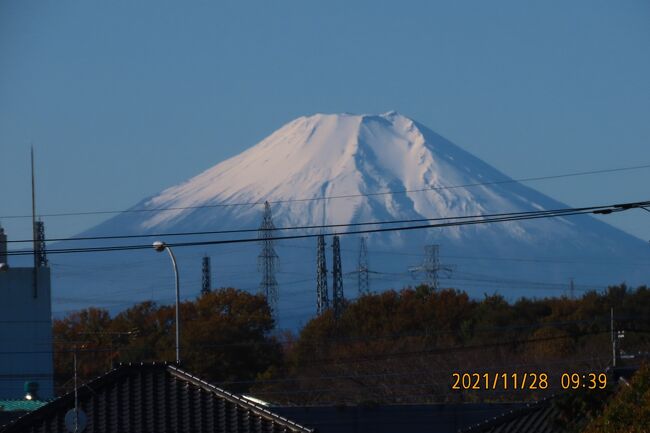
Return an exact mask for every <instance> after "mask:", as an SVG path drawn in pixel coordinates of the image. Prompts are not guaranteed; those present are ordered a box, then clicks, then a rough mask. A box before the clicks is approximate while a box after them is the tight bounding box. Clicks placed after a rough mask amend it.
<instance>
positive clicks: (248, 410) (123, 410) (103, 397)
mask: <svg viewBox="0 0 650 433" xmlns="http://www.w3.org/2000/svg"><path fill="white" fill-rule="evenodd" d="M77 391H78V401H79V407H80V408H81V410H83V411H84V412H85V413H86V415H87V417H88V426H87V427H86V429H85V430H84V432H85V433H109V432H111V433H123V432H130V433H139V432H192V433H194V432H196V433H204V432H205V433H211V432H238V433H247V432H254V433H266V432H268V433H276V432H278V433H279V432H283V433H285V432H286V433H289V432H291V433H294V432H295V433H308V432H312V431H313V430H312V429H309V428H307V427H303V426H301V425H299V424H296V423H294V422H292V421H290V420H288V419H286V418H284V417H281V416H279V415H276V414H274V413H272V412H270V411H269V410H268V409H266V408H265V407H263V406H260V405H257V404H255V403H253V402H251V401H249V400H246V399H243V398H241V397H239V396H237V395H234V394H231V393H229V392H227V391H224V390H223V389H220V388H217V387H215V386H213V385H210V384H209V383H207V382H205V381H203V380H201V379H199V378H197V377H195V376H193V375H191V374H189V373H187V372H185V371H183V370H181V369H179V368H178V367H176V366H174V365H171V364H170V365H167V364H137V365H123V366H120V367H118V368H116V369H114V370H112V371H110V372H108V373H107V374H105V375H104V376H101V377H98V378H97V379H95V380H93V381H91V382H89V383H87V384H85V385H82V386H81V387H79V388H78V390H77ZM73 407H74V394H73V393H68V394H66V395H64V396H62V397H60V398H58V399H56V400H53V401H52V402H50V403H49V404H47V405H45V406H43V407H41V408H39V409H37V410H35V411H33V412H31V413H29V414H27V415H25V416H23V417H21V418H19V419H17V420H15V421H13V422H11V423H10V424H8V425H6V426H4V427H2V428H0V432H1V433H12V432H21V433H22V432H25V433H27V432H30V433H32V432H33V433H37V432H64V431H66V429H65V425H64V417H65V414H66V412H67V411H68V410H70V409H72V408H73Z"/></svg>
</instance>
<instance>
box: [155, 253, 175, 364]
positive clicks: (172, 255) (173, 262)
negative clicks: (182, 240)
mask: <svg viewBox="0 0 650 433" xmlns="http://www.w3.org/2000/svg"><path fill="white" fill-rule="evenodd" d="M153 249H154V250H156V251H158V252H159V253H160V252H162V251H164V250H167V252H168V253H169V257H171V259H172V264H173V265H174V276H175V277H176V363H177V364H180V362H181V347H180V344H181V343H180V342H181V322H180V309H179V304H180V289H179V281H178V266H177V265H176V257H175V256H174V252H173V251H172V249H171V247H170V246H169V245H167V244H166V243H164V242H162V241H156V242H154V243H153Z"/></svg>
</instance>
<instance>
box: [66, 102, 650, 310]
mask: <svg viewBox="0 0 650 433" xmlns="http://www.w3.org/2000/svg"><path fill="white" fill-rule="evenodd" d="M510 180H511V179H509V178H508V177H507V176H505V175H504V174H502V173H500V172H499V171H497V170H496V169H494V168H492V167H491V166H489V165H488V164H486V163H484V162H482V161H481V160H479V159H477V158H476V157H474V156H472V155H470V154H469V153H467V152H465V151H464V150H462V149H461V148H459V147H458V146H456V145H454V144H453V143H451V142H449V141H448V140H446V139H445V138H443V137H441V136H439V135H437V134H436V133H434V132H433V131H431V130H429V129H428V128H426V127H425V126H423V125H421V124H419V123H417V122H415V121H413V120H411V119H409V118H407V117H405V116H402V115H400V114H398V113H395V112H389V113H385V114H381V115H352V114H332V115H326V114H316V115H313V116H308V117H300V118H298V119H295V120H293V121H291V122H289V123H288V124H286V125H284V126H283V127H282V128H280V129H278V130H277V131H275V132H274V133H272V134H271V135H270V136H268V137H267V138H265V139H264V140H262V141H261V142H260V143H258V144H257V145H255V146H253V147H251V148H250V149H248V150H246V151H245V152H242V153H241V154H239V155H237V156H235V157H233V158H230V159H228V160H226V161H224V162H221V163H219V164H217V165H215V166H214V167H212V168H210V169H208V170H206V171H205V172H203V173H201V174H199V175H198V176H196V177H194V178H192V179H189V180H188V181H186V182H184V183H182V184H180V185H176V186H173V187H170V188H168V189H166V190H164V191H162V192H161V193H160V194H158V195H156V196H153V197H151V198H148V199H146V200H143V201H142V202H140V203H138V204H137V205H136V206H134V209H152V210H155V211H152V212H132V213H123V214H120V215H118V216H116V217H114V218H112V219H110V220H108V221H106V222H104V223H103V224H100V225H99V226H97V227H95V228H93V229H91V230H90V231H88V232H86V233H85V234H86V235H111V234H139V233H165V232H172V231H200V230H220V229H232V228H256V227H258V226H259V223H260V219H261V209H262V206H261V204H262V203H263V202H264V201H265V200H268V201H269V202H271V204H272V208H273V215H274V222H275V225H276V226H278V227H287V226H304V225H318V224H321V223H322V222H326V223H328V224H347V223H354V222H368V221H385V220H393V219H409V218H436V217H447V216H460V215H479V214H485V213H495V212H511V211H528V210H539V209H553V208H562V207H565V206H566V205H564V204H562V203H559V202H557V201H555V200H553V199H551V198H549V197H547V196H545V195H543V194H540V193H538V192H536V191H535V190H533V189H531V188H528V187H526V186H524V185H521V184H519V183H517V182H511V181H510ZM323 197H325V199H323ZM156 209H158V210H156ZM170 209H171V210H170ZM340 231H342V232H344V231H345V229H341V230H340ZM224 237H225V236H222V237H221V239H223V238H224ZM216 238H219V237H218V236H215V235H206V236H203V237H193V238H192V239H216ZM170 240H173V239H170ZM432 242H434V243H436V244H440V245H441V254H442V258H443V260H446V261H448V262H449V261H455V262H456V263H455V264H456V267H455V271H454V273H453V274H452V275H451V279H450V280H448V281H447V282H445V281H443V284H442V285H443V286H455V287H459V288H467V289H477V290H479V292H478V293H482V292H484V291H494V290H499V291H500V292H501V293H504V294H507V295H510V296H511V297H515V296H518V295H520V294H526V295H538V296H539V295H544V294H553V293H554V294H558V292H557V289H558V288H560V287H561V284H562V283H563V282H566V281H568V278H569V277H574V278H576V281H578V282H580V281H583V282H584V283H585V284H586V285H588V284H591V285H592V286H594V287H595V285H599V284H600V285H603V284H610V283H618V282H621V281H623V280H627V281H630V282H634V283H639V282H645V281H647V277H648V275H649V272H648V267H647V266H646V267H645V268H643V267H642V266H636V265H630V262H631V261H635V262H639V261H643V260H645V261H646V262H648V260H650V254H649V253H648V251H647V248H646V246H645V245H644V243H643V242H641V241H640V240H638V239H636V238H634V237H632V236H630V235H627V234H625V233H623V232H621V231H619V230H617V229H614V228H613V227H611V226H608V225H606V224H603V223H601V222H599V221H597V220H595V219H593V218H591V217H587V216H581V217H568V218H556V219H549V220H536V221H526V222H508V223H500V224H491V225H474V226H466V227H455V228H445V229H436V230H428V231H423V232H417V233H415V232H403V233H391V234H383V235H371V236H370V237H369V239H368V244H369V255H370V260H371V268H372V269H376V270H381V272H378V273H376V274H373V276H372V277H371V278H373V279H374V289H376V290H381V289H384V288H386V287H389V286H392V287H397V288H400V287H402V286H404V285H407V284H414V283H415V282H417V277H416V279H413V278H412V277H411V276H410V275H409V274H408V272H407V269H408V268H409V266H413V265H417V264H418V261H421V260H422V257H418V254H421V252H422V249H423V247H424V245H425V244H427V243H432ZM357 243H358V237H354V238H353V237H352V236H350V237H344V239H343V246H344V255H343V256H344V271H347V272H349V271H353V270H354V268H355V266H356V263H355V261H356V256H357V254H356V251H355V249H356V245H357ZM312 244H313V242H312V241H311V240H308V241H283V242H280V243H279V244H278V251H279V253H280V259H281V266H282V267H281V271H282V273H281V274H279V275H278V280H279V282H280V290H281V295H280V297H281V308H287V309H289V310H290V309H292V308H297V309H302V310H303V311H305V313H304V314H303V316H302V318H301V319H300V320H304V318H305V317H308V315H310V314H312V313H313V310H314V308H315V307H314V306H313V304H315V302H314V300H313V298H314V296H315V295H314V294H313V292H314V290H313V286H314V283H313V280H314V275H315V266H314V263H315V248H313V245H312ZM257 249H258V247H257V246H256V245H252V244H249V245H243V246H241V247H238V248H236V249H235V250H236V252H231V253H228V254H223V253H222V251H223V250H221V252H220V250H219V248H217V247H212V248H207V247H204V248H203V252H205V253H208V254H210V255H214V256H215V260H214V261H215V262H216V263H217V265H216V267H217V268H218V269H217V270H216V271H215V272H216V274H217V278H216V280H217V281H219V282H218V283H217V284H218V285H232V286H237V287H243V288H246V289H248V290H255V289H256V286H257V284H258V282H259V275H257V274H256V273H255V272H254V271H255V263H256V255H257ZM200 250H201V249H200V248H198V249H197V248H195V249H193V250H192V249H187V250H183V251H179V252H177V255H178V256H179V257H180V260H181V262H182V268H183V269H184V270H185V275H188V274H189V275H191V278H192V279H193V280H192V281H194V280H196V279H197V278H198V277H199V275H200V274H199V273H198V272H199V271H198V266H199V259H198V255H199V254H202V252H200ZM230 251H233V250H230ZM133 254H136V253H133ZM139 254H141V255H142V257H145V256H146V255H147V254H150V253H148V252H141V253H139ZM120 256H121V257H122V259H121V260H124V257H127V256H128V255H127V254H121V255H120ZM183 257H185V258H183ZM526 257H530V258H533V259H538V258H539V257H544V258H550V260H547V261H546V262H545V263H542V264H541V265H540V262H539V261H537V262H536V261H535V260H530V261H529V262H525V263H517V262H516V261H513V260H508V258H514V259H516V258H520V259H521V258H526ZM149 259H150V257H149V258H147V259H146V260H149ZM499 259H502V260H500V261H499ZM63 260H68V259H65V258H64V259H63ZM69 260H82V261H85V262H87V263H89V264H90V265H91V266H92V263H93V260H95V259H89V258H86V257H84V258H82V259H79V258H78V257H77V258H70V259H69ZM105 260H109V261H110V260H120V257H118V255H117V254H115V255H113V256H111V257H110V258H102V262H104V261H105ZM183 262H184V263H183ZM129 263H133V261H132V260H131V259H129ZM147 263H148V265H147V266H149V268H148V269H147V270H144V268H143V269H140V268H137V267H131V269H130V271H128V272H125V273H124V278H125V279H126V278H127V275H128V281H124V282H122V283H119V284H124V285H127V286H129V285H142V284H144V283H141V282H140V281H144V280H146V276H145V274H146V275H151V274H152V271H151V269H152V268H151V266H154V265H151V264H149V262H147ZM603 263H609V266H608V267H606V268H605V267H604V266H602V264H603ZM63 264H64V265H65V263H63ZM617 264H620V266H618V265H617ZM166 265H167V264H162V265H161V264H160V263H157V264H156V265H155V266H158V267H161V266H166ZM160 269H162V268H160ZM161 272H162V273H164V271H159V272H158V274H160V273H161ZM61 278H62V281H61V283H62V287H64V288H65V289H62V293H67V296H65V299H70V297H71V296H72V297H74V293H75V292H76V290H77V289H75V287H77V286H78V285H79V282H74V281H73V279H71V278H69V279H68V280H66V279H65V278H64V277H61ZM454 278H456V280H454ZM499 278H500V279H501V280H500V281H498V279H499ZM495 280H496V281H495ZM161 281H162V280H161ZM506 281H508V282H507V283H506ZM186 283H187V284H185V285H184V286H186V287H187V286H189V287H193V289H192V291H191V292H190V293H187V294H186V295H187V296H190V295H194V294H196V292H197V290H196V289H195V287H197V286H198V284H196V283H191V282H190V280H189V279H188V280H187V281H186ZM353 283H354V279H353V276H350V281H349V283H347V286H348V287H349V290H350V291H349V292H348V293H350V292H351V295H354V294H355V293H354V288H353ZM98 284H99V285H100V286H101V282H99V281H98ZM149 284H151V283H149ZM161 284H164V283H161ZM192 284H194V285H192ZM534 284H537V286H534ZM283 285H284V286H283ZM513 287H516V289H515V288H513ZM544 287H546V288H547V289H548V290H546V291H544ZM585 287H586V286H585ZM292 290H293V292H292ZM553 290H555V292H554V291H553ZM127 292H128V291H127ZM144 292H146V293H145V294H144V295H142V296H135V297H134V299H142V298H145V297H146V296H149V297H156V296H158V295H156V294H155V293H156V292H155V290H154V289H152V292H151V295H149V292H147V291H146V290H145V291H144ZM129 293H130V294H134V293H136V292H129ZM287 293H293V295H289V296H287V295H286V294H287ZM283 295H284V296H283ZM165 296H166V295H165ZM165 296H163V297H161V298H160V299H163V300H164V299H167V298H165ZM296 305H300V306H299V307H296ZM289 322H291V320H289Z"/></svg>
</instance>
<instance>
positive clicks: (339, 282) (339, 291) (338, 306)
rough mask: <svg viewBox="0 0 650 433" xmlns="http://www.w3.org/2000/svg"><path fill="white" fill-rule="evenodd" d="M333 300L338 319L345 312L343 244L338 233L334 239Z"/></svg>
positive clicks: (335, 314)
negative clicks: (342, 266) (342, 263)
mask: <svg viewBox="0 0 650 433" xmlns="http://www.w3.org/2000/svg"><path fill="white" fill-rule="evenodd" d="M332 262H333V264H332V302H333V304H334V316H335V317H336V318H337V319H338V318H339V317H340V316H341V313H342V312H343V302H344V297H343V272H342V270H341V244H340V242H339V237H338V235H334V237H333V239H332Z"/></svg>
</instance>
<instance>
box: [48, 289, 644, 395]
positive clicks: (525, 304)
mask: <svg viewBox="0 0 650 433" xmlns="http://www.w3.org/2000/svg"><path fill="white" fill-rule="evenodd" d="M611 308H614V312H615V327H616V329H617V330H620V331H625V338H624V339H622V340H620V344H619V349H620V354H621V357H620V360H619V362H628V363H629V362H638V360H639V359H640V357H643V356H644V354H647V353H648V352H650V332H649V331H650V290H648V288H646V287H644V286H643V287H638V288H635V289H630V288H628V287H626V286H625V285H619V286H612V287H609V288H608V289H607V290H605V291H600V292H598V291H591V292H587V293H585V294H584V295H582V296H581V297H579V298H569V297H549V298H541V299H528V298H522V299H519V300H517V301H514V302H508V301H507V300H506V299H505V298H504V297H502V296H500V295H498V294H493V295H485V296H484V297H483V298H481V299H472V298H470V297H469V296H468V295H467V293H465V292H462V291H459V290H454V289H444V290H438V291H432V290H431V289H430V288H429V287H427V286H425V285H421V286H417V287H407V288H404V289H402V290H399V291H396V290H390V291H386V292H383V293H378V294H370V295H367V296H363V297H361V298H359V299H356V300H354V301H349V302H347V303H346V304H345V308H344V310H343V312H342V313H341V315H340V316H339V317H335V316H334V314H333V312H332V311H326V312H325V313H324V314H322V315H320V316H317V317H314V318H313V319H311V320H310V321H309V322H308V323H307V324H306V325H305V326H304V327H303V328H302V329H300V330H298V331H296V332H290V331H284V332H280V331H278V330H277V329H276V328H275V323H274V320H273V315H272V314H271V310H270V308H269V306H268V304H267V302H266V300H265V298H264V297H263V296H261V295H254V294H250V293H247V292H245V291H241V290H237V289H234V288H224V289H219V290H215V291H213V292H211V293H207V294H204V295H201V296H199V297H197V298H196V299H194V300H190V301H185V302H183V303H182V305H181V317H182V341H181V347H182V354H181V358H182V367H183V368H184V369H186V370H188V371H190V372H192V373H194V374H196V375H198V376H199V377H202V378H204V379H206V380H209V381H211V382H213V383H216V384H218V385H219V386H222V387H224V388H226V389H229V390H232V391H234V392H252V393H254V394H255V395H256V396H258V397H261V398H264V399H266V400H269V401H272V402H277V403H284V404H332V403H334V404H381V403H425V402H463V401H482V402H486V401H516V400H517V401H521V400H525V399H529V398H535V397H541V396H544V395H548V394H550V393H555V392H558V391H560V390H561V384H560V377H561V375H562V374H563V373H565V372H587V371H595V372H600V371H604V370H605V369H606V368H607V366H608V365H610V364H611V358H612V349H611V335H610V311H611ZM174 326H175V322H174V307H173V306H168V305H159V304H156V303H154V302H143V303H139V304H136V305H134V306H133V307H131V308H129V309H127V310H125V311H123V312H121V313H119V314H117V315H115V316H114V317H111V315H110V314H109V313H108V312H107V311H106V310H102V309H97V308H88V309H85V310H81V311H78V312H74V313H71V314H69V315H68V316H66V317H65V318H63V319H60V320H55V322H54V339H55V379H56V386H57V389H58V391H59V392H63V391H65V390H69V389H70V387H71V381H70V379H71V377H72V352H73V351H75V350H76V351H77V354H78V359H79V363H78V365H79V368H78V374H79V376H80V378H81V379H82V380H88V379H91V378H93V377H95V376H98V375H100V374H103V373H104V372H106V371H107V370H108V369H110V368H111V367H112V366H113V365H115V364H116V363H120V362H142V361H173V360H174ZM526 372H544V373H546V374H548V375H549V386H548V387H547V388H546V389H524V390H513V389H504V387H503V386H502V385H501V386H496V387H491V386H490V387H487V388H489V389H479V390H475V389H462V390H455V391H454V390H452V389H451V381H452V375H453V373H461V374H462V373H480V374H490V375H496V374H503V373H506V374H513V373H520V374H523V373H526ZM490 377H492V376H490ZM484 388H485V387H484Z"/></svg>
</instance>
